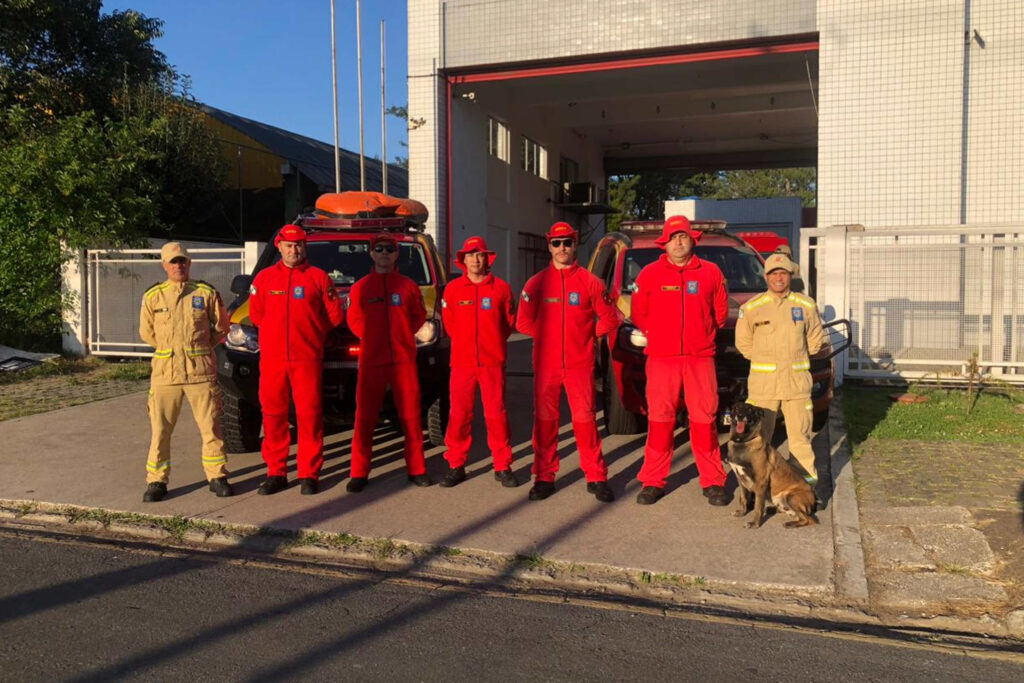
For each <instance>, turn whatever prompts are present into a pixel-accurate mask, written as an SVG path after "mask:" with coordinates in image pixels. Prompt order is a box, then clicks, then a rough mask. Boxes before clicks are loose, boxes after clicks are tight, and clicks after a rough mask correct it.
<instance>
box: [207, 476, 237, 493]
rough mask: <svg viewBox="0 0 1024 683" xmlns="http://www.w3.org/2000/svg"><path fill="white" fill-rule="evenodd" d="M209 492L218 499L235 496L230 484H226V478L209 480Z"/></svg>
mask: <svg viewBox="0 0 1024 683" xmlns="http://www.w3.org/2000/svg"><path fill="white" fill-rule="evenodd" d="M210 490H211V491H213V492H214V493H216V494H217V497H218V498H227V497H229V496H233V495H235V490H234V489H233V488H231V484H229V483H228V478H227V477H217V478H216V479H211V480H210Z"/></svg>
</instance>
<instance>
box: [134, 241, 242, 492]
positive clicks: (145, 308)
mask: <svg viewBox="0 0 1024 683" xmlns="http://www.w3.org/2000/svg"><path fill="white" fill-rule="evenodd" d="M160 257H161V260H162V264H163V268H164V272H166V273H167V280H165V281H164V282H161V283H160V284H156V285H153V286H152V287H150V288H149V289H148V290H146V293H145V294H144V295H143V297H142V312H141V313H140V314H139V335H140V336H141V337H142V340H143V341H144V342H146V343H147V344H149V345H150V346H152V347H153V348H154V349H156V352H155V353H154V354H153V374H152V377H151V378H150V388H149V403H148V408H149V421H150V424H151V425H152V428H153V438H152V441H151V442H150V446H149V459H148V460H147V461H146V483H147V486H146V493H145V494H144V495H143V497H142V500H143V502H146V503H155V502H157V501H160V500H163V499H164V497H165V496H166V495H167V480H168V478H169V477H170V473H171V432H172V431H174V425H175V423H176V422H177V421H178V414H179V413H180V412H181V402H182V399H183V398H186V397H187V398H188V402H189V404H190V405H191V406H192V414H193V416H195V419H196V424H197V425H198V426H199V433H200V435H201V436H202V437H203V470H205V472H206V478H207V480H208V481H209V482H210V490H211V491H212V492H213V493H215V494H217V496H218V497H221V498H223V497H225V496H230V495H231V494H232V493H233V491H232V490H231V485H230V484H229V483H228V477H227V475H228V470H227V456H225V454H224V440H223V437H222V436H221V431H220V414H221V403H220V387H218V386H217V374H216V367H215V360H214V355H213V347H214V346H215V345H216V344H217V343H219V342H220V341H221V340H222V339H224V335H225V334H227V330H228V324H229V322H230V321H229V319H228V314H227V311H226V310H225V309H224V302H223V301H221V298H220V294H218V293H217V290H215V289H214V288H213V287H211V286H210V285H208V284H206V283H205V282H203V281H202V280H189V279H188V276H189V270H190V269H191V266H192V260H191V258H190V257H189V255H188V252H187V251H185V249H184V247H182V246H181V244H179V243H178V242H168V243H167V244H165V245H164V246H163V247H162V248H161V249H160Z"/></svg>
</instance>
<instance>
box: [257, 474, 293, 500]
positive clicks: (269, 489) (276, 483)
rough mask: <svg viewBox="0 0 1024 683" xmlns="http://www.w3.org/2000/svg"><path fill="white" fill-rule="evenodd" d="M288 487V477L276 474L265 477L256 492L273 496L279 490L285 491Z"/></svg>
mask: <svg viewBox="0 0 1024 683" xmlns="http://www.w3.org/2000/svg"><path fill="white" fill-rule="evenodd" d="M286 488H288V477H283V476H276V475H275V476H273V477H267V478H266V479H264V480H263V483H262V484H260V487H259V488H258V489H257V490H256V493H258V494H260V495H261V496H272V495H274V494H275V493H277V492H278V491H284V490H285V489H286Z"/></svg>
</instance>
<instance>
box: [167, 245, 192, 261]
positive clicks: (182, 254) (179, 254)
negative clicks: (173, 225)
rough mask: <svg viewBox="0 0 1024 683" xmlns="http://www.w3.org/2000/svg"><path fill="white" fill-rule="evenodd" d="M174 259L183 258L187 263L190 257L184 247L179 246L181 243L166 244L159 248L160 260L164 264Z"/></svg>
mask: <svg viewBox="0 0 1024 683" xmlns="http://www.w3.org/2000/svg"><path fill="white" fill-rule="evenodd" d="M176 258H185V259H187V260H189V261H191V260H192V257H191V256H189V255H188V251H187V250H186V249H185V247H183V246H181V242H168V243H167V244H165V245H164V246H162V247H160V260H162V261H163V262H164V263H170V262H171V261H173V260H174V259H176Z"/></svg>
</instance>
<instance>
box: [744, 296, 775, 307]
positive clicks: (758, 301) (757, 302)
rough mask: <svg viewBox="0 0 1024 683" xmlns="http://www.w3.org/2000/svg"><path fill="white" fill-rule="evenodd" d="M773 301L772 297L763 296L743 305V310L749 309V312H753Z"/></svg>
mask: <svg viewBox="0 0 1024 683" xmlns="http://www.w3.org/2000/svg"><path fill="white" fill-rule="evenodd" d="M771 300H772V298H771V296H770V295H768V294H762V295H761V296H760V297H758V298H757V299H754V300H753V301H748V302H747V303H746V304H744V305H743V308H745V309H747V310H748V311H752V310H754V309H755V308H757V307H758V306H761V305H763V304H766V303H768V302H769V301H771Z"/></svg>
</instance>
